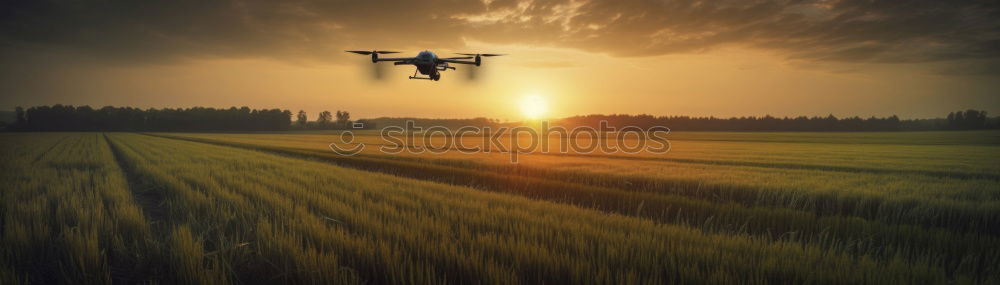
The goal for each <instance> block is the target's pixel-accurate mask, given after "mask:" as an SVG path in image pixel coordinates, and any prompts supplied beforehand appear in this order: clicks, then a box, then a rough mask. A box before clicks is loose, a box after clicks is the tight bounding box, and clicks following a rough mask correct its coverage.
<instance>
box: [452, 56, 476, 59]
mask: <svg viewBox="0 0 1000 285" xmlns="http://www.w3.org/2000/svg"><path fill="white" fill-rule="evenodd" d="M445 59H472V57H471V56H459V57H446V58H445Z"/></svg>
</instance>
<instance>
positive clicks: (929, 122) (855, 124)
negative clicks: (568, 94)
mask: <svg viewBox="0 0 1000 285" xmlns="http://www.w3.org/2000/svg"><path fill="white" fill-rule="evenodd" d="M601 121H607V122H608V126H611V127H615V128H621V127H623V126H637V127H641V128H650V127H653V126H666V127H668V128H670V129H671V130H674V131H814V132H821V131H931V130H979V129H996V128H1000V117H995V118H992V119H990V118H988V117H987V116H986V111H978V110H966V111H958V112H952V113H951V114H949V115H948V117H947V118H946V119H916V120H900V119H899V117H897V116H895V115H893V116H889V117H884V118H877V117H871V118H864V119H863V118H860V117H849V118H837V117H835V116H833V115H829V116H826V117H806V116H799V117H794V118H790V117H783V118H778V117H772V116H763V117H753V116H751V117H733V118H716V117H689V116H660V117H657V116H652V115H587V116H575V117H569V118H564V119H560V120H556V121H554V122H553V123H552V125H554V126H564V127H575V126H590V127H594V128H597V127H599V126H600V122H601Z"/></svg>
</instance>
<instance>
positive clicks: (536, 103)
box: [521, 95, 549, 119]
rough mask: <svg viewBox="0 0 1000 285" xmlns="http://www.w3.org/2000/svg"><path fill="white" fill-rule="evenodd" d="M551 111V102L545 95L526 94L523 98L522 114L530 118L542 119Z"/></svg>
mask: <svg viewBox="0 0 1000 285" xmlns="http://www.w3.org/2000/svg"><path fill="white" fill-rule="evenodd" d="M548 112H549V102H548V101H547V100H545V97H542V96H538V95H526V96H524V97H522V98H521V114H523V115H524V117H525V118H528V119H540V118H542V117H543V116H545V114H546V113H548Z"/></svg>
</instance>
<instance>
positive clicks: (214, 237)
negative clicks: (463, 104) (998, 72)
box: [0, 131, 1000, 284]
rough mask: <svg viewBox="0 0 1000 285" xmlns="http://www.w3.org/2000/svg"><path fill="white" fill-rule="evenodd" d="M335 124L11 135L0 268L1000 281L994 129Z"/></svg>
mask: <svg viewBox="0 0 1000 285" xmlns="http://www.w3.org/2000/svg"><path fill="white" fill-rule="evenodd" d="M339 135H340V133H337V132H302V133H252V134H238V133H233V134H216V133H147V134H137V133H3V134H0V148H2V152H0V170H2V173H0V176H2V177H3V181H4V184H5V187H4V189H3V190H2V192H0V216H2V217H3V219H2V220H0V233H2V235H0V243H2V244H3V245H4V246H3V248H2V249H0V283H2V284H18V283H32V284H46V283H78V282H79V280H88V281H93V282H91V283H107V282H118V283H145V282H160V283H251V284H255V283H274V282H282V283H323V284H331V283H332V284H343V283H368V284H383V283H392V284H396V283H413V284H428V283H489V284H519V283H529V284H535V283H549V284H576V283H600V284H609V283H613V284H628V283H644V284H664V283H795V284H800V283H838V284H843V283H890V284H899V283H920V284H948V283H957V284H996V283H998V282H1000V164H998V163H997V161H998V160H1000V132H996V131H982V132H980V131H968V132H919V133H672V134H670V135H669V136H668V138H669V139H670V146H671V148H670V152H668V153H665V154H650V153H639V154H624V153H611V154H604V153H596V152H595V153H583V152H568V153H557V152H551V153H532V154H526V153H522V154H518V153H516V152H514V153H512V152H511V151H510V148H511V147H512V146H513V145H514V144H520V143H522V142H523V140H524V138H521V137H515V138H513V142H514V143H511V138H510V137H504V138H503V139H502V140H501V141H506V142H507V145H506V148H507V150H506V151H505V150H503V149H491V151H490V152H476V153H469V152H468V151H466V150H468V149H469V148H474V147H481V146H482V142H483V138H476V137H472V138H465V139H463V143H462V146H456V145H454V144H451V145H449V144H448V142H449V140H451V139H450V138H448V137H443V136H436V137H432V138H430V139H429V140H427V141H423V140H416V141H413V142H410V143H407V144H406V145H405V148H406V149H407V150H410V151H404V152H401V153H395V154H386V153H383V152H381V151H379V147H380V146H384V145H386V144H385V142H384V141H382V140H381V139H380V138H379V137H378V133H375V132H358V133H356V135H355V138H354V139H355V142H364V143H366V145H367V146H366V148H365V149H364V151H362V152H361V153H360V154H357V155H354V156H343V155H338V154H336V153H334V152H333V151H331V150H330V144H331V143H334V142H338V141H339ZM552 140H553V145H558V144H559V143H562V142H564V141H563V139H561V138H559V137H554V138H552ZM633 142H634V141H629V140H624V141H617V142H615V143H617V144H622V143H625V144H626V145H627V144H629V143H633ZM587 143H589V142H584V144H587ZM341 145H342V146H348V145H347V144H337V146H341ZM417 152H420V153H417ZM512 156H517V160H518V163H516V164H514V163H511V162H510V161H511V157H512Z"/></svg>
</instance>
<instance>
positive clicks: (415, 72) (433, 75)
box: [410, 70, 441, 81]
mask: <svg viewBox="0 0 1000 285" xmlns="http://www.w3.org/2000/svg"><path fill="white" fill-rule="evenodd" d="M417 72H419V70H414V71H413V75H412V76H410V79H422V80H433V81H438V80H440V79H441V75H440V74H432V75H430V76H428V77H419V76H417Z"/></svg>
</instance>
